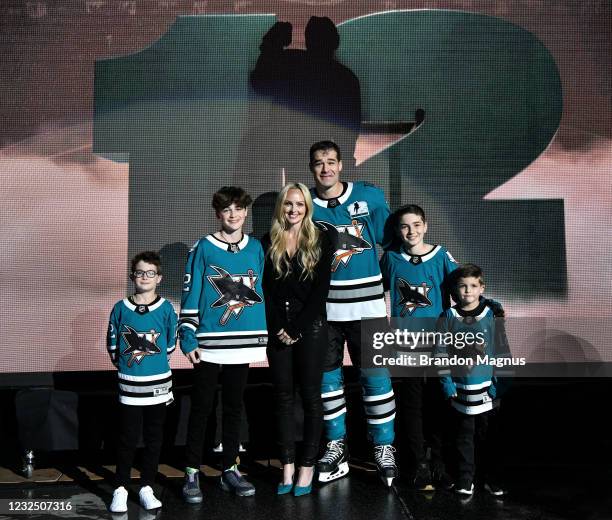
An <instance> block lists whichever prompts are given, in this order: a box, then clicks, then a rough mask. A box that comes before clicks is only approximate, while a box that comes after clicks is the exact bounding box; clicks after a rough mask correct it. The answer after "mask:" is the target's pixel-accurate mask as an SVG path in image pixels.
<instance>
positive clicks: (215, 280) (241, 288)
mask: <svg viewBox="0 0 612 520" xmlns="http://www.w3.org/2000/svg"><path fill="white" fill-rule="evenodd" d="M211 267H212V268H213V269H214V270H215V271H216V272H217V274H216V275H208V276H207V278H208V281H209V282H210V283H211V284H212V286H213V287H214V288H215V291H217V293H219V298H218V299H217V300H215V301H214V302H213V303H212V304H211V305H210V306H211V307H212V308H213V309H216V308H218V307H225V311H224V312H223V314H222V315H221V318H219V323H220V324H221V325H225V324H226V323H227V322H228V321H229V319H230V318H231V317H232V316H233V317H234V318H235V319H238V318H239V317H240V315H241V314H242V311H243V310H244V308H245V307H252V306H253V305H255V304H256V303H261V302H262V301H263V298H262V297H261V296H260V295H259V294H257V292H256V291H255V283H256V282H257V278H258V277H257V276H255V272H254V271H253V269H249V270H247V272H246V274H230V273H228V272H227V271H226V270H225V269H223V268H222V267H218V266H216V265H211Z"/></svg>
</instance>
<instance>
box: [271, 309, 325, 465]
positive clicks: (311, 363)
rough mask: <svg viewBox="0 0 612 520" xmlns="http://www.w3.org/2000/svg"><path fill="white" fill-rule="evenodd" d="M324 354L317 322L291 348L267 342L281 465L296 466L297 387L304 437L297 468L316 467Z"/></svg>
mask: <svg viewBox="0 0 612 520" xmlns="http://www.w3.org/2000/svg"><path fill="white" fill-rule="evenodd" d="M326 352H327V323H326V322H325V320H322V319H318V320H316V321H315V323H314V324H313V326H312V328H311V330H309V331H308V332H307V333H305V334H303V336H302V338H301V339H300V340H299V341H298V342H297V343H294V344H293V345H289V346H287V345H284V344H283V343H281V342H280V341H278V340H277V339H276V338H275V337H274V338H273V337H270V338H269V339H268V348H267V353H268V361H269V363H270V370H271V372H272V381H273V383H274V398H275V402H276V427H277V439H278V444H279V450H280V461H281V462H282V463H283V464H291V463H293V462H295V416H294V411H293V407H294V394H295V386H296V384H297V385H299V387H300V395H301V396H302V404H303V406H304V435H303V442H302V447H303V450H302V456H301V460H300V462H299V465H300V466H312V465H314V463H315V460H316V457H317V454H318V451H319V442H320V440H321V431H322V430H323V403H322V401H321V378H322V376H323V360H324V358H325V354H326Z"/></svg>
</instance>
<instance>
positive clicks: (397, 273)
mask: <svg viewBox="0 0 612 520" xmlns="http://www.w3.org/2000/svg"><path fill="white" fill-rule="evenodd" d="M391 218H392V222H393V227H394V228H395V232H396V236H397V238H398V240H397V241H396V243H397V242H399V247H392V248H390V249H389V250H387V251H386V252H385V253H384V255H383V256H382V258H381V261H380V265H381V271H382V274H383V280H384V284H385V288H386V289H389V290H390V297H391V317H392V318H395V319H396V321H397V324H398V325H399V326H400V327H401V328H405V329H407V330H411V331H414V332H418V331H420V330H421V329H424V330H432V331H433V330H435V323H436V320H437V318H438V317H439V316H440V314H441V313H442V311H443V310H444V309H445V308H447V307H449V306H450V295H449V292H448V290H447V289H446V282H447V278H448V275H449V274H450V273H451V272H452V271H454V270H455V269H456V268H457V262H456V261H455V259H454V258H453V257H452V255H451V254H450V253H449V252H448V251H447V250H446V249H445V248H444V247H442V246H440V245H431V244H428V243H426V242H425V235H426V234H427V229H428V222H427V218H426V217H425V212H424V211H423V209H422V208H421V207H419V206H417V205H416V204H409V205H406V206H402V207H401V208H399V209H398V210H397V211H395V213H394V214H393V215H392V217H391ZM432 347H433V345H427V344H417V345H411V346H410V347H409V348H408V349H407V350H406V351H405V352H402V353H403V354H405V355H408V356H411V357H414V358H415V359H419V358H418V356H419V354H422V353H430V352H431V350H432ZM398 390H399V399H398V401H399V406H398V408H399V411H398V418H399V423H400V428H401V431H402V441H403V442H402V447H403V450H402V462H403V464H405V465H406V466H407V468H406V469H407V471H406V473H407V475H408V479H409V481H410V482H411V484H412V485H413V486H415V487H416V488H417V489H421V490H424V491H430V490H433V489H434V486H435V485H436V484H438V485H442V486H444V485H445V482H444V481H448V479H447V478H446V471H445V467H444V463H443V461H442V440H441V433H440V432H441V430H442V428H441V424H440V422H441V418H442V417H441V415H442V414H441V413H440V409H442V408H443V403H442V402H441V400H440V398H439V390H438V388H437V384H431V383H426V381H425V379H423V377H410V378H405V379H404V380H403V381H401V383H400V384H399V385H398ZM425 402H426V403H427V404H426V405H425ZM424 419H425V420H424ZM424 423H425V424H424ZM424 426H425V427H426V428H424ZM424 429H427V430H428V435H427V437H428V441H429V442H428V444H429V446H430V448H431V464H430V466H428V465H427V464H426V462H425V447H424V444H425V442H424V437H425V435H424Z"/></svg>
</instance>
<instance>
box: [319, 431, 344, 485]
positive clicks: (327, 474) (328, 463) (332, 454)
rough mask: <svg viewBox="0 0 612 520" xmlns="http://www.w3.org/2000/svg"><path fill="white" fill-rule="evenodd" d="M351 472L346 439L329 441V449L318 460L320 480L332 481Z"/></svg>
mask: <svg viewBox="0 0 612 520" xmlns="http://www.w3.org/2000/svg"><path fill="white" fill-rule="evenodd" d="M348 472H349V465H348V447H347V445H346V442H344V439H338V440H336V441H329V442H328V443H327V450H325V453H324V454H323V456H322V457H321V458H320V459H319V460H318V461H317V473H318V474H319V482H331V481H332V480H336V479H339V478H341V477H344V475H346V474H347V473H348Z"/></svg>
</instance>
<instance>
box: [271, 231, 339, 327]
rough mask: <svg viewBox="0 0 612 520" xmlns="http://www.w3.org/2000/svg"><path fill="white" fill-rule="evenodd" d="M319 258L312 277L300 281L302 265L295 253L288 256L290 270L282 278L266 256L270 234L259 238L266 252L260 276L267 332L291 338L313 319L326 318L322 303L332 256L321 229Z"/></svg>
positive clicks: (327, 241)
mask: <svg viewBox="0 0 612 520" xmlns="http://www.w3.org/2000/svg"><path fill="white" fill-rule="evenodd" d="M319 237H320V244H321V258H320V259H319V262H318V263H317V266H316V268H315V273H314V274H315V275H314V278H306V279H302V280H300V275H301V274H302V272H303V267H302V266H301V265H300V262H299V255H298V252H297V251H296V253H295V254H294V255H293V257H292V258H291V271H290V272H289V274H288V275H287V276H286V277H284V278H278V279H277V278H276V276H277V275H276V273H275V272H274V266H273V265H272V262H271V260H270V257H269V255H268V250H269V249H270V234H269V233H267V234H266V235H265V236H264V237H263V238H262V241H261V242H262V246H263V248H264V251H265V253H266V260H265V266H264V275H263V290H264V298H265V302H266V320H267V323H268V335H269V336H276V334H277V332H278V331H279V330H281V329H285V332H286V333H287V334H289V336H290V337H291V338H293V339H299V338H300V336H301V335H302V334H303V333H304V332H306V331H308V330H309V329H310V328H311V327H312V324H313V323H314V321H315V320H316V319H317V318H319V317H323V318H325V317H326V316H327V313H326V311H325V303H326V300H327V293H328V292H329V281H330V279H331V262H332V258H333V255H334V251H333V247H332V244H331V242H330V240H329V238H328V236H327V233H325V232H320V233H319Z"/></svg>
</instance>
